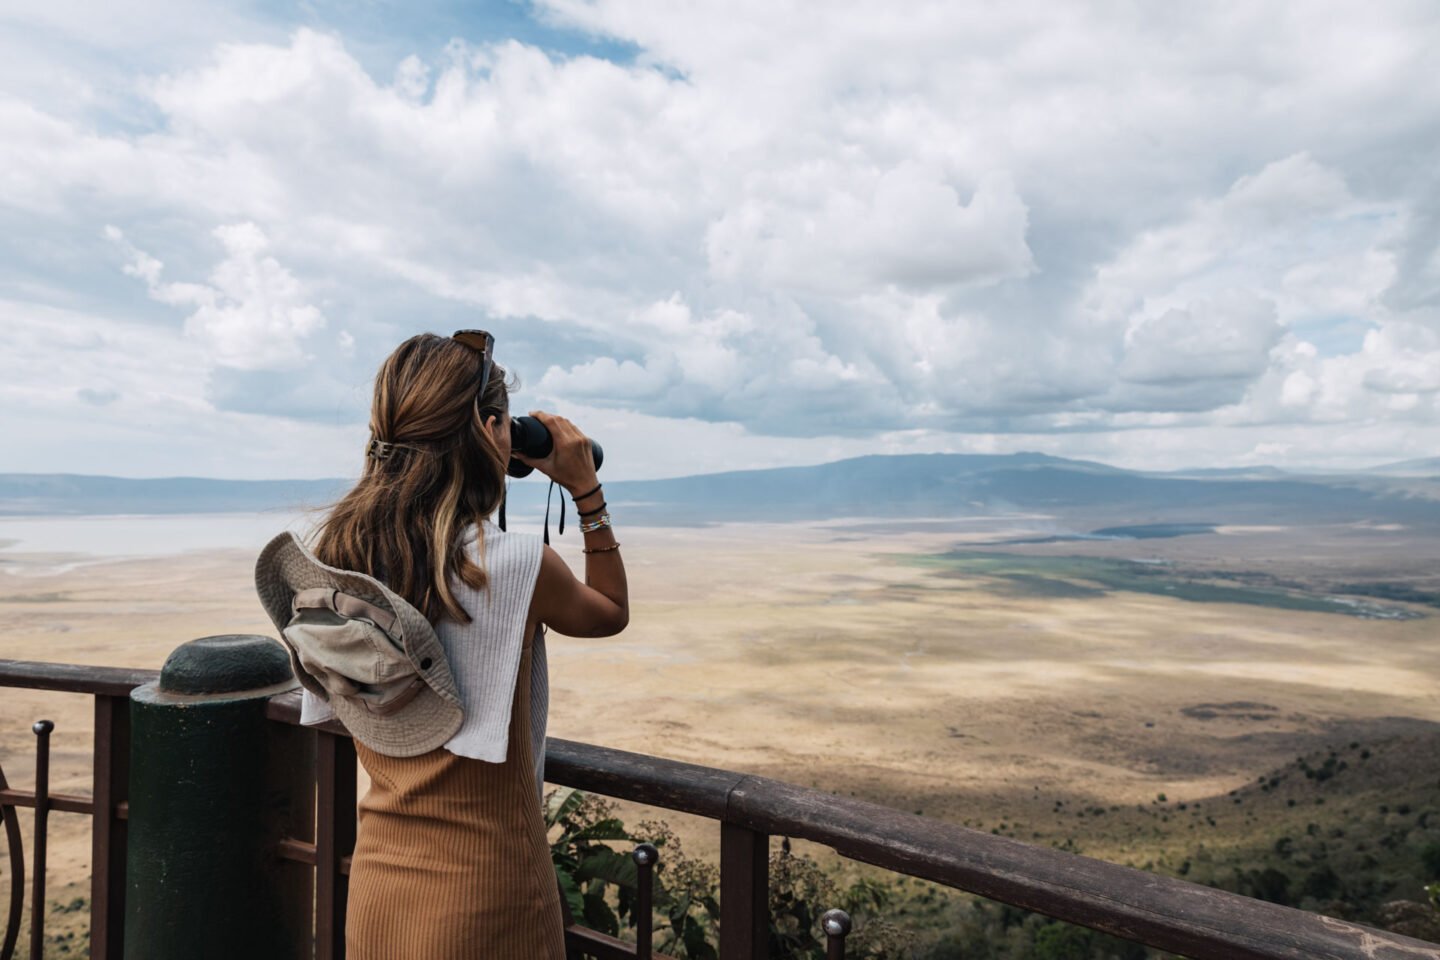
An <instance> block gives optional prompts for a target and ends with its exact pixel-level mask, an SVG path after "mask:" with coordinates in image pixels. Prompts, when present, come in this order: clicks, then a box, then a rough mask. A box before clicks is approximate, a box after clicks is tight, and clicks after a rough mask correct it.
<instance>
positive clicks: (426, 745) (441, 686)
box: [255, 530, 464, 756]
mask: <svg viewBox="0 0 1440 960" xmlns="http://www.w3.org/2000/svg"><path fill="white" fill-rule="evenodd" d="M312 587H334V588H335V589H338V590H340V591H342V592H344V593H348V594H351V595H352V596H356V597H359V598H361V599H362V600H367V601H369V602H370V603H374V604H376V605H378V606H381V607H384V608H385V609H387V610H389V611H391V612H392V613H394V614H395V630H394V632H395V633H396V634H398V636H399V639H400V641H401V646H402V647H403V649H404V651H405V655H406V657H407V658H408V659H409V660H410V664H411V666H412V667H414V668H415V672H416V673H417V674H418V675H419V676H420V677H421V678H422V679H423V680H424V681H425V687H424V688H423V689H422V690H421V691H420V693H419V694H418V695H417V696H416V697H415V699H413V700H412V701H410V702H409V703H407V704H406V705H405V706H404V707H402V708H401V709H400V710H397V711H396V712H395V713H392V714H388V715H386V716H383V717H381V716H377V715H375V714H373V713H371V712H370V711H369V710H367V709H366V708H365V706H364V704H363V703H359V702H350V701H347V699H346V698H345V697H341V696H330V697H329V703H330V706H331V708H332V709H333V710H334V711H335V716H336V717H337V718H338V719H339V720H340V722H341V723H343V724H344V725H345V728H346V729H347V730H349V731H350V733H351V735H352V736H354V737H355V738H356V739H357V740H359V741H360V742H361V743H364V744H365V745H366V746H367V747H370V748H371V749H372V750H375V751H376V752H377V753H383V754H386V755H388V756H415V755H416V754H420V753H425V752H427V751H429V750H433V749H435V748H436V747H438V746H441V745H443V744H444V743H445V742H446V741H447V740H449V739H450V738H451V737H453V736H454V735H455V732H456V731H457V730H459V729H460V725H461V723H463V722H464V712H463V710H462V709H461V706H460V692H459V689H458V687H457V686H456V683H455V677H454V674H452V673H451V671H450V662H449V660H448V659H447V658H446V655H445V647H444V645H443V644H442V643H441V642H440V638H439V637H438V636H436V635H435V629H434V628H433V627H432V626H431V625H430V621H428V620H426V619H425V615H424V614H422V613H421V612H420V611H419V610H417V609H415V607H414V606H412V605H411V604H410V603H409V602H407V601H406V600H405V599H404V598H403V597H401V596H399V595H398V594H396V593H395V592H394V591H392V590H390V588H388V587H386V586H385V585H384V584H383V583H381V582H380V581H379V580H377V579H375V578H374V577H371V576H368V575H366V574H363V573H358V572H356V571H353V570H341V569H338V568H336V567H331V566H328V565H326V564H324V563H321V562H320V561H319V560H318V559H316V558H315V557H314V556H313V555H312V554H311V553H310V552H309V551H308V550H306V549H305V547H304V545H303V544H301V542H300V540H299V538H297V537H296V536H295V534H294V533H292V532H291V531H289V530H287V531H285V532H284V533H281V534H279V535H278V536H276V537H275V538H274V539H272V540H271V541H270V542H269V543H268V544H266V545H265V548H264V549H263V550H262V551H261V552H260V556H259V558H258V559H257V560H256V562H255V589H256V592H257V593H258V594H259V596H260V603H261V605H262V606H263V607H264V608H265V613H266V615H268V616H269V617H270V621H271V623H273V624H275V629H276V630H278V631H280V635H281V637H282V638H283V637H284V635H285V627H286V626H287V625H289V623H290V617H291V606H290V605H291V601H292V600H293V599H294V597H295V594H296V593H298V592H300V591H301V590H307V589H310V588H312ZM285 646H286V648H287V649H289V650H290V652H291V666H292V668H293V669H294V670H295V671H296V677H297V679H299V680H300V682H301V683H302V684H303V685H304V686H305V687H306V688H307V689H309V690H311V691H312V692H316V691H323V689H324V688H323V686H322V685H321V684H320V683H319V681H318V680H316V679H315V678H314V677H313V676H311V675H310V674H309V673H307V672H306V671H305V670H304V668H303V667H301V666H300V664H299V659H298V657H296V656H295V654H294V651H293V649H291V648H290V644H289V643H288V642H287V643H285ZM396 751H401V752H396Z"/></svg>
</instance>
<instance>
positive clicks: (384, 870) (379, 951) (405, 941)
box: [303, 333, 629, 960]
mask: <svg viewBox="0 0 1440 960" xmlns="http://www.w3.org/2000/svg"><path fill="white" fill-rule="evenodd" d="M482 337H483V339H479V338H476V337H475V336H473V335H469V336H467V335H464V334H461V333H457V334H456V335H455V337H440V336H436V335H434V334H422V335H420V336H416V337H412V338H410V339H409V340H407V341H405V342H404V343H402V344H401V345H400V346H399V348H397V349H396V350H395V352H394V353H393V354H391V355H390V357H389V358H387V359H386V360H385V362H384V364H383V365H382V366H381V368H380V373H379V375H378V376H377V377H376V381H375V398H374V406H373V408H372V411H371V417H370V431H371V443H370V447H369V450H368V454H367V460H366V465H365V471H364V474H363V475H362V477H361V478H360V481H359V483H358V484H356V486H355V488H354V489H353V490H351V491H350V492H349V493H348V494H347V495H346V496H345V497H344V499H342V500H341V501H340V503H339V504H338V505H336V506H335V508H334V509H333V510H332V511H331V513H330V514H329V515H328V516H327V517H326V519H325V521H324V523H323V525H322V526H321V528H320V530H319V533H318V538H317V540H316V542H315V548H314V552H315V556H316V557H317V558H318V559H319V560H320V561H322V562H323V563H325V564H327V565H329V566H331V567H335V568H341V569H345V570H354V571H360V572H362V573H366V574H369V575H371V576H373V577H375V578H376V579H377V580H380V581H382V582H383V583H384V584H385V585H387V586H388V587H389V589H390V590H392V591H393V592H394V593H395V594H398V595H399V596H400V597H403V598H404V599H405V600H407V601H409V603H410V604H412V605H413V606H414V607H416V608H417V609H418V610H420V611H421V612H422V613H423V614H424V615H425V617H426V619H427V620H429V622H430V623H431V624H432V625H433V626H434V629H435V633H436V634H437V635H438V637H439V639H440V641H441V643H442V644H443V646H444V648H445V653H446V656H447V657H448V658H449V661H450V667H451V670H452V671H453V673H454V677H455V682H456V685H457V687H458V689H459V697H460V702H461V706H462V708H463V711H464V720H463V722H462V723H461V726H460V728H459V731H458V732H456V733H455V734H454V736H453V737H451V738H450V740H448V741H447V742H446V743H445V745H444V747H442V748H440V749H435V750H431V751H430V752H428V753H424V754H421V755H419V756H414V757H394V756H386V755H383V754H381V753H378V752H376V751H374V750H371V749H369V748H367V747H366V746H365V745H364V744H363V743H360V742H358V741H357V743H356V752H357V753H358V755H359V758H360V761H361V763H362V764H363V765H364V767H365V770H366V772H368V773H369V775H370V782H371V786H370V790H369V791H368V792H367V793H366V794H365V797H364V798H363V799H362V800H361V802H360V825H359V834H358V839H357V842H356V846H355V854H354V859H353V861H352V866H351V871H350V899H349V903H348V910H347V917H346V936H345V943H346V950H347V953H348V956H349V957H351V960H406V958H412V957H413V958H416V960H420V958H424V960H462V958H472V957H473V958H480V957H485V958H511V957H514V958H517V960H519V958H525V960H529V958H555V960H560V958H563V957H564V952H565V951H564V942H563V933H562V920H561V910H560V901H559V896H558V892H557V888H556V881H555V874H554V870H553V869H552V867H551V862H550V852H549V847H548V845H547V843H546V838H545V827H544V822H543V820H542V818H541V806H540V803H541V801H540V783H541V781H542V779H543V773H542V770H543V766H542V765H543V762H544V743H545V717H546V707H547V699H548V695H547V691H548V686H547V681H546V667H545V650H544V632H545V628H547V627H548V628H550V629H553V630H557V631H559V632H560V633H562V634H565V635H567V636H575V637H605V636H612V635H614V634H616V633H619V632H620V631H621V630H623V629H624V628H625V625H626V623H627V621H628V619H629V601H628V594H627V588H626V583H625V567H624V563H623V561H622V560H621V558H620V551H619V549H618V548H619V544H618V543H617V542H616V540H615V536H614V532H613V529H612V527H611V526H610V525H609V515H608V513H606V512H605V503H604V495H603V493H602V491H601V490H600V484H599V482H598V480H597V478H596V475H595V465H594V463H593V461H592V459H591V453H590V446H589V442H588V441H587V440H586V438H585V437H584V436H583V435H582V434H581V432H580V431H579V430H578V429H576V427H575V426H574V425H573V424H572V423H570V422H569V421H568V420H566V419H564V418H563V417H556V416H550V415H547V414H544V413H539V412H537V413H535V414H534V416H536V417H537V418H539V419H540V420H541V421H542V422H544V424H545V425H546V427H547V428H549V430H550V433H551V436H552V437H553V438H554V443H555V446H554V450H553V452H552V453H551V454H550V456H548V457H546V458H545V459H543V460H530V459H528V458H525V457H520V458H519V459H521V460H523V461H524V462H526V463H528V464H530V465H531V466H533V467H535V468H536V469H537V470H539V471H541V472H542V473H544V474H546V475H547V476H549V477H550V478H551V479H553V480H554V481H555V482H556V483H558V484H560V485H561V486H562V487H564V489H565V490H566V491H567V492H568V494H569V495H570V496H571V497H572V498H573V499H574V501H575V506H576V510H577V511H578V512H579V514H580V515H581V520H582V529H583V530H585V534H584V538H585V582H583V583H582V582H580V581H579V580H577V579H576V578H575V576H574V575H573V574H572V573H571V572H570V568H569V567H568V566H567V565H566V563H565V562H564V561H563V560H561V559H560V557H559V555H558V554H556V553H555V551H554V550H552V549H551V548H550V547H548V546H544V545H543V544H541V542H540V538H539V537H536V536H533V535H527V534H519V533H506V532H504V531H502V530H500V529H499V528H498V527H496V526H495V525H494V524H493V523H491V522H490V519H489V518H490V515H491V514H492V513H494V511H495V510H496V508H497V507H499V506H500V502H501V499H502V497H503V496H504V482H505V471H506V465H507V463H508V462H509V460H510V457H511V449H510V414H509V396H508V391H507V389H506V384H505V371H504V370H503V369H502V368H501V367H500V366H499V365H498V364H493V363H492V362H491V358H490V357H489V356H488V352H489V350H490V348H491V343H492V341H490V340H489V338H488V336H483V335H482ZM457 338H458V339H457ZM487 371H488V377H485V379H484V382H481V378H482V376H484V374H485V372H487ZM507 650H514V651H516V652H518V657H515V658H512V659H509V660H507V657H506V655H505V652H506V651H507ZM512 662H513V664H514V665H513V666H512ZM326 716H327V712H326V710H325V709H324V703H323V701H321V700H320V699H319V698H317V697H314V696H313V695H311V694H309V693H307V694H306V709H305V712H304V717H303V719H304V720H305V721H306V722H316V721H318V720H322V719H325V717H326Z"/></svg>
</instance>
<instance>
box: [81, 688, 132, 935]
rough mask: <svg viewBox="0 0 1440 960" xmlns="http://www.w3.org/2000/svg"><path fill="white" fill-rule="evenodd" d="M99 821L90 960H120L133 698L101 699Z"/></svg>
mask: <svg viewBox="0 0 1440 960" xmlns="http://www.w3.org/2000/svg"><path fill="white" fill-rule="evenodd" d="M92 789H93V795H94V797H95V804H94V814H93V819H94V823H93V825H92V827H91V838H90V839H91V842H90V960H120V957H121V956H122V953H123V950H124V946H125V821H124V820H121V819H120V816H119V812H118V809H117V808H118V807H119V806H120V804H122V803H124V802H125V801H127V800H128V799H130V700H129V698H127V697H109V696H105V695H103V694H100V695H97V696H96V697H95V779H94V785H93V788H92Z"/></svg>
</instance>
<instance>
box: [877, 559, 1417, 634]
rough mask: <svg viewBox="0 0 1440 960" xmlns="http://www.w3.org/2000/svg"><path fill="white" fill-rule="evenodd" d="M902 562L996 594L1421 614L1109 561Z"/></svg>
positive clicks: (1401, 616) (1378, 615)
mask: <svg viewBox="0 0 1440 960" xmlns="http://www.w3.org/2000/svg"><path fill="white" fill-rule="evenodd" d="M905 560H906V562H908V563H911V564H913V565H916V566H920V567H925V568H928V569H931V570H933V571H935V572H936V573H939V574H940V575H941V576H944V575H947V574H948V575H950V576H957V577H960V576H963V577H986V578H990V579H993V580H996V581H998V582H999V584H998V590H997V592H998V593H1000V594H1002V595H1011V596H1030V597H1055V598H1073V599H1091V598H1096V597H1103V596H1105V595H1106V594H1108V593H1110V592H1113V591H1126V592H1129V593H1148V594H1154V595H1156V596H1162V597H1173V598H1175V599H1176V600H1186V601H1189V602H1191V603H1243V604H1250V605H1252V606H1260V607H1272V608H1275V609H1280V610H1303V611H1307V612H1313V613H1339V614H1344V615H1346V616H1351V617H1361V618H1364V619H1371V620H1411V619H1415V618H1418V617H1420V616H1422V614H1420V613H1418V612H1416V611H1413V610H1409V609H1406V608H1404V607H1399V606H1394V605H1390V604H1383V603H1377V602H1374V601H1371V600H1360V599H1356V598H1354V597H1334V596H1328V595H1317V594H1314V593H1306V592H1303V591H1300V590H1293V589H1278V588H1274V587H1260V586H1252V585H1248V584H1245V583H1243V582H1235V581H1233V580H1228V579H1223V578H1218V577H1216V576H1215V575H1214V574H1209V573H1207V574H1204V575H1200V574H1195V573H1189V572H1186V571H1185V570H1184V569H1182V568H1178V567H1175V566H1173V565H1171V564H1168V563H1144V562H1140V561H1137V560H1122V559H1115V558H1111V557H1079V556H1068V557H1037V556H1025V555H1023V554H1013V553H993V552H985V551H976V550H952V551H949V552H947V553H931V554H912V555H910V556H909V557H906V558H905Z"/></svg>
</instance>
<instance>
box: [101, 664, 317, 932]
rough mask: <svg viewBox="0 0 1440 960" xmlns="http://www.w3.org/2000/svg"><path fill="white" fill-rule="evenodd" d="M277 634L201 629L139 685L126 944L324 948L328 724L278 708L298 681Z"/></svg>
mask: <svg viewBox="0 0 1440 960" xmlns="http://www.w3.org/2000/svg"><path fill="white" fill-rule="evenodd" d="M294 687H295V681H294V679H293V678H292V676H291V673H290V661H289V658H288V657H287V656H286V654H285V651H284V649H283V648H282V647H281V646H280V645H279V644H278V643H276V642H275V641H274V640H271V639H269V638H267V637H258V636H225V637H205V638H202V639H200V640H192V641H190V642H189V643H186V644H184V645H182V646H181V647H179V648H178V649H176V650H175V652H174V653H172V654H171V655H170V658H169V659H168V660H166V661H165V666H164V667H163V668H162V669H161V671H160V679H159V680H158V681H157V682H156V683H148V684H145V685H144V686H142V687H138V688H136V690H135V691H134V692H133V693H132V694H131V697H130V722H131V754H130V757H131V759H130V816H129V823H128V833H129V849H128V852H127V862H126V865H127V871H126V874H127V875H126V896H125V955H126V956H127V957H129V958H131V960H194V958H196V957H205V958H207V960H229V958H236V960H239V958H245V960H253V958H258V957H265V958H267V960H271V958H273V960H289V958H296V960H298V958H301V957H306V956H308V955H309V951H310V950H311V912H312V910H313V907H314V904H313V882H314V879H313V871H312V870H311V869H310V868H309V867H308V866H305V865H303V864H299V863H295V862H293V861H288V860H282V859H281V858H280V857H279V856H278V855H277V849H278V844H279V841H280V840H281V838H282V837H291V838H294V839H297V840H309V839H312V838H313V832H312V824H313V819H312V818H313V804H314V779H313V778H314V765H315V738H314V735H313V733H311V732H310V731H308V730H304V729H301V728H299V727H293V726H289V725H287V724H281V723H274V722H271V721H267V720H266V719H265V704H266V700H267V699H268V698H269V697H271V696H273V695H275V694H277V693H281V692H284V691H286V690H290V689H293V688H294Z"/></svg>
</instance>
